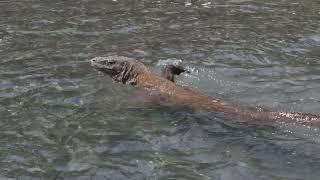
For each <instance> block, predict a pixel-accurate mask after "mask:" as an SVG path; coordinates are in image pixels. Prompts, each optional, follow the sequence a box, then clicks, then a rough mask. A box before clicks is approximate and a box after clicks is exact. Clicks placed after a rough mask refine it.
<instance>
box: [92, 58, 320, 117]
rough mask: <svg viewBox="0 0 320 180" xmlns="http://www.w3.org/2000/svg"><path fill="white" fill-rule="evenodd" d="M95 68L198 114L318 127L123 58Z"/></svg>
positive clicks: (101, 60) (102, 60)
mask: <svg viewBox="0 0 320 180" xmlns="http://www.w3.org/2000/svg"><path fill="white" fill-rule="evenodd" d="M91 64H92V66H93V67H95V68H96V69H98V70H99V71H102V72H105V73H106V74H109V75H110V76H111V77H112V78H113V80H114V81H116V82H122V83H124V84H132V85H134V86H136V87H137V88H141V89H144V90H146V91H147V92H149V93H150V94H151V95H152V94H154V95H159V94H161V95H162V96H165V97H167V99H168V100H169V101H170V102H174V104H177V105H181V106H185V107H188V108H190V109H192V110H194V111H206V112H221V113H225V114H226V115H228V116H230V117H231V119H232V120H235V121H240V122H242V121H251V120H255V121H260V120H262V121H270V120H273V121H274V120H278V119H281V120H285V121H295V122H298V123H318V122H320V115H319V114H310V113H290V112H271V111H267V110H262V109H259V108H250V107H239V106H236V105H234V104H232V103H229V102H226V101H223V100H221V99H219V98H215V97H212V96H208V95H205V94H203V93H201V92H196V91H194V90H192V89H189V88H187V87H184V86H180V85H177V84H175V83H174V82H172V81H170V80H167V79H164V78H162V77H159V76H158V75H156V74H154V73H152V72H151V71H150V70H149V69H148V68H147V67H146V66H145V65H144V64H142V63H141V62H138V61H136V60H134V59H131V58H126V57H121V56H109V57H96V58H94V59H92V60H91Z"/></svg>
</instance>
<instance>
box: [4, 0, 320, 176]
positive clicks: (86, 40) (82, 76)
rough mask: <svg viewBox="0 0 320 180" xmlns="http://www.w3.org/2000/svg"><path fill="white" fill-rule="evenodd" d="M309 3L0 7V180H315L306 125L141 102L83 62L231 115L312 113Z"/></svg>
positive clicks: (315, 71) (314, 141)
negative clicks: (170, 69)
mask: <svg viewBox="0 0 320 180" xmlns="http://www.w3.org/2000/svg"><path fill="white" fill-rule="evenodd" d="M319 9H320V3H319V1H316V0H309V1H302V0H293V1H292V0H291V1H288V0H284V1H275V0H272V1H259V2H257V1H251V0H229V1H220V0H217V1H208V0H201V1H193V0H186V1H178V2H173V1H120V0H119V1H111V0H110V1H102V0H95V1H87V0H81V1H74V0H70V1H60V0H57V1H48V0H43V1H36V0H30V1H17V0H12V1H1V2H0V79H1V81H0V104H1V106H0V142H1V146H0V159H1V161H0V167H1V168H0V178H9V179H10V178H12V179H16V178H20V179H43V178H45V179H63V178H65V179H90V178H91V179H143V178H147V179H224V180H226V179H318V177H319V175H320V174H319V171H318V169H319V166H320V156H319V151H320V144H319V139H320V138H319V137H320V135H319V128H318V127H305V126H301V127H300V126H296V125H294V124H281V123H279V124H274V125H273V126H269V125H268V126H264V125H259V126H258V125H256V126H252V125H243V124H242V125H239V124H233V123H230V121H228V119H226V118H224V117H223V116H221V115H217V114H192V113H189V112H185V111H181V110H179V109H173V108H171V107H162V106H157V105H154V104H151V103H150V102H149V101H148V99H147V98H146V97H145V96H144V95H143V94H141V92H139V91H137V90H136V89H134V88H132V87H128V86H126V85H120V84H114V83H112V81H111V80H110V78H108V77H106V76H103V75H101V74H99V73H98V72H96V71H95V70H93V69H92V68H91V67H90V66H89V63H88V62H87V60H88V59H90V58H91V57H94V56H98V55H111V54H118V55H125V56H129V57H134V58H138V59H141V61H143V62H144V63H146V64H147V65H148V66H150V67H151V68H153V69H155V70H157V68H159V67H158V65H159V62H162V61H164V62H166V61H168V60H169V61H171V60H174V61H180V60H182V63H183V65H184V66H186V67H187V68H188V69H190V70H191V72H192V73H191V74H185V75H182V76H181V77H179V78H178V83H179V84H183V85H187V86H190V87H192V88H194V89H198V90H200V91H203V92H206V93H207V94H210V95H213V96H219V97H222V98H224V99H227V100H230V101H232V102H235V103H237V104H242V105H249V106H256V105H260V106H263V107H267V108H269V109H273V110H281V111H306V112H319V109H320V106H319V104H320V103H319V102H320V94H319V89H320V85H319V82H320V75H319V72H320V61H319V57H320V53H319V52H320V51H319V48H320V40H319V39H320V36H319V32H320V26H319V24H320V11H319Z"/></svg>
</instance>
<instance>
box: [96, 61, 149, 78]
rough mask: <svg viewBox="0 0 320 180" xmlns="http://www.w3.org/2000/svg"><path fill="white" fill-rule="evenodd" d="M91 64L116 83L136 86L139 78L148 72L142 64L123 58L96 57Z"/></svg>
mask: <svg viewBox="0 0 320 180" xmlns="http://www.w3.org/2000/svg"><path fill="white" fill-rule="evenodd" d="M90 62H91V66H93V67H94V68H95V69H97V70H99V71H101V72H104V73H106V74H108V75H109V76H110V77H111V78H112V79H113V80H114V81H116V82H121V83H123V84H136V80H137V76H139V74H141V73H143V72H145V71H148V69H147V67H146V66H145V65H144V64H142V63H141V62H138V61H137V60H135V59H132V58H127V57H123V56H106V57H95V58H93V59H91V60H90Z"/></svg>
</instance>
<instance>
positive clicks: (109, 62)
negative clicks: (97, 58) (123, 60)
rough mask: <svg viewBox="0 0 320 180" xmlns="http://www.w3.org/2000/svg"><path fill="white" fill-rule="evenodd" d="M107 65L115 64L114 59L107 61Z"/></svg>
mask: <svg viewBox="0 0 320 180" xmlns="http://www.w3.org/2000/svg"><path fill="white" fill-rule="evenodd" d="M107 63H108V64H109V65H113V64H115V63H116V62H115V61H108V62H107Z"/></svg>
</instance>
